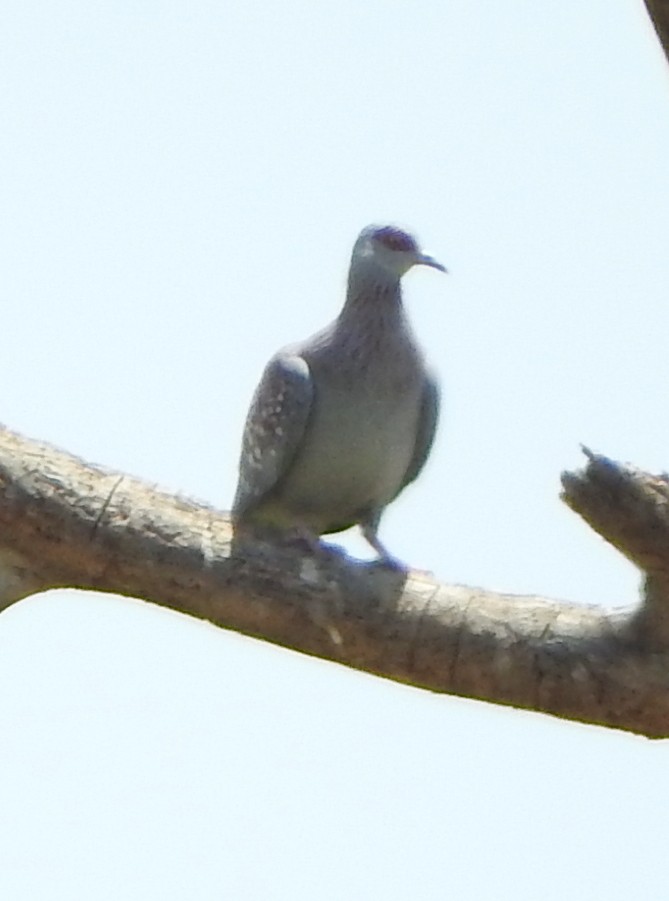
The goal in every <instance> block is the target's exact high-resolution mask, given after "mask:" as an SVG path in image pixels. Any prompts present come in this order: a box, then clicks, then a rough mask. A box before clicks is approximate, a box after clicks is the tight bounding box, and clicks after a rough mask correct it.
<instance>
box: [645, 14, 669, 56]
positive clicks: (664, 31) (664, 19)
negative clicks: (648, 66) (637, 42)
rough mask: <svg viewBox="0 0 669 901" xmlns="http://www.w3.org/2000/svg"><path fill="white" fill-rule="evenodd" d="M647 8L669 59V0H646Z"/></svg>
mask: <svg viewBox="0 0 669 901" xmlns="http://www.w3.org/2000/svg"><path fill="white" fill-rule="evenodd" d="M645 2H646V9H647V11H648V15H649V16H650V20H651V22H652V23H653V26H654V28H655V31H656V33H657V36H658V38H659V40H660V43H661V44H662V49H663V50H664V55H665V56H666V57H667V59H668V60H669V0H645Z"/></svg>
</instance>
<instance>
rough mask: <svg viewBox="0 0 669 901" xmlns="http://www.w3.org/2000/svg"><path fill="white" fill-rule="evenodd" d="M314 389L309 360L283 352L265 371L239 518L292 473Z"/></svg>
mask: <svg viewBox="0 0 669 901" xmlns="http://www.w3.org/2000/svg"><path fill="white" fill-rule="evenodd" d="M313 396H314V387H313V382H312V379H311V373H310V372H309V366H308V365H307V363H306V361H305V360H303V359H302V357H299V356H297V355H295V354H289V353H281V354H277V356H276V357H274V358H273V359H272V360H270V362H269V363H268V364H267V367H266V369H265V371H264V373H263V376H262V379H261V380H260V384H259V385H258V387H257V389H256V392H255V395H254V396H253V400H252V401H251V408H250V410H249V414H248V416H247V419H246V426H245V428H244V437H243V439H242V454H241V459H240V462H239V482H238V485H237V493H236V495H235V500H234V503H233V506H232V516H233V519H234V520H236V521H239V520H241V519H243V518H244V517H245V516H247V515H249V514H251V513H252V512H253V510H254V508H255V507H257V506H258V505H259V504H260V503H261V502H262V501H263V499H264V498H266V497H267V495H268V494H269V493H270V492H271V491H272V489H273V488H275V487H276V486H277V485H278V483H279V482H280V480H281V478H282V477H283V476H284V475H285V473H286V472H287V471H288V469H289V467H290V465H291V463H292V461H293V458H294V456H295V452H296V451H297V449H298V447H299V446H300V443H301V441H302V438H303V436H304V430H305V428H306V425H307V420H308V419H309V414H310V412H311V405H312V402H313Z"/></svg>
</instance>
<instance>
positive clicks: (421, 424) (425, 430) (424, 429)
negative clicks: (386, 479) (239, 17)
mask: <svg viewBox="0 0 669 901" xmlns="http://www.w3.org/2000/svg"><path fill="white" fill-rule="evenodd" d="M439 407H440V393H439V384H438V382H437V380H436V379H435V378H434V377H433V376H432V375H430V373H427V375H426V377H425V386H424V388H423V397H422V399H421V406H420V414H419V417H418V428H417V430H416V444H415V445H414V451H413V456H412V458H411V462H410V463H409V466H408V468H407V471H406V474H405V476H404V480H403V481H402V488H406V486H407V485H409V484H410V483H411V482H413V481H414V480H415V479H417V478H418V476H419V475H420V472H421V470H422V468H423V467H424V466H425V463H426V461H427V458H428V457H429V456H430V451H431V450H432V443H433V442H434V436H435V434H436V432H437V422H438V421H439ZM402 488H400V491H401V490H402Z"/></svg>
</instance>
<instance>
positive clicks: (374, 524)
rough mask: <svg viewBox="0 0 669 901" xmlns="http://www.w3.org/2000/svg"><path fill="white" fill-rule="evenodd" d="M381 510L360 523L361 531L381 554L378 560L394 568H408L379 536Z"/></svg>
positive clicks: (366, 539)
mask: <svg viewBox="0 0 669 901" xmlns="http://www.w3.org/2000/svg"><path fill="white" fill-rule="evenodd" d="M381 513H382V511H381V510H378V511H376V512H374V513H372V514H371V515H370V516H369V518H368V519H366V520H364V521H363V522H361V523H360V531H361V532H362V536H363V538H364V539H365V541H368V542H369V543H370V544H371V546H372V547H373V548H374V550H375V551H376V553H377V554H378V555H379V560H378V562H379V563H381V564H383V565H385V566H391V567H392V568H393V569H406V566H405V565H404V563H402V561H401V560H398V559H397V557H394V556H393V555H392V554H391V553H390V551H389V550H388V548H387V547H386V546H385V545H384V544H383V542H382V541H381V539H380V538H379V536H378V528H379V522H380V520H381Z"/></svg>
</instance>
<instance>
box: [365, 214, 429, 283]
mask: <svg viewBox="0 0 669 901" xmlns="http://www.w3.org/2000/svg"><path fill="white" fill-rule="evenodd" d="M351 265H352V266H353V267H354V266H356V265H368V266H375V267H378V268H379V269H381V270H382V271H383V272H384V273H385V274H386V275H387V276H390V277H391V278H395V279H398V280H399V279H400V278H402V276H403V275H404V274H405V273H407V272H408V271H409V269H411V267H412V266H431V267H432V268H433V269H438V270H439V271H440V272H446V271H447V269H446V267H445V266H442V264H441V263H439V262H437V260H435V259H434V258H433V257H431V256H430V255H429V254H427V253H423V251H422V250H421V249H420V247H419V246H418V243H417V241H416V239H415V238H414V237H413V236H412V235H410V234H409V233H408V232H405V231H403V230H402V229H401V228H397V226H395V225H368V226H367V228H363V230H362V231H361V232H360V234H359V236H358V240H357V241H356V242H355V245H354V247H353V258H352V261H351Z"/></svg>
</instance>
